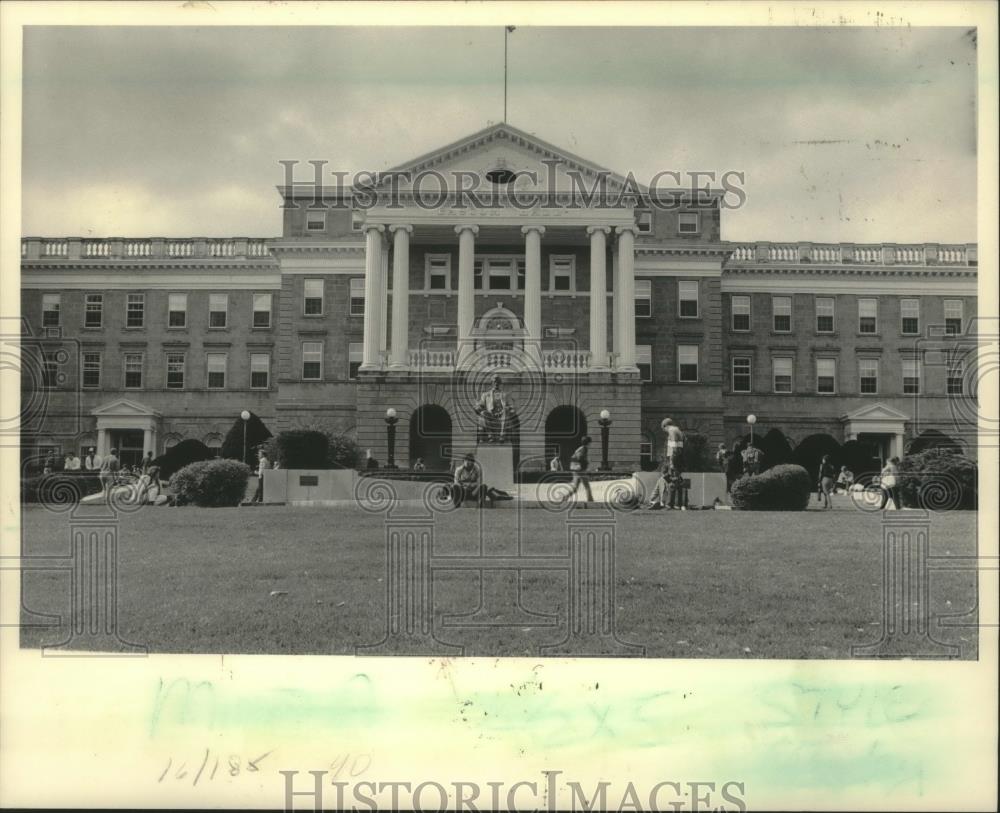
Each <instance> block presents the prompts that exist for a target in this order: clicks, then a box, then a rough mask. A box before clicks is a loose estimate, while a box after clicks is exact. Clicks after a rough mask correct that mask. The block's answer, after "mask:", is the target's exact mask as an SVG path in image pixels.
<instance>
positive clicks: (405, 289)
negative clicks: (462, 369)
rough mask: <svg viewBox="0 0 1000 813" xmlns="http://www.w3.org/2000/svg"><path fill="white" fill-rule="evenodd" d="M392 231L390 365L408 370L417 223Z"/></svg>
mask: <svg viewBox="0 0 1000 813" xmlns="http://www.w3.org/2000/svg"><path fill="white" fill-rule="evenodd" d="M389 231H390V232H392V237H393V242H392V354H391V356H390V363H389V367H390V369H393V370H404V369H406V368H407V367H408V366H409V363H410V352H409V351H410V348H409V338H410V336H409V333H410V234H411V233H412V232H413V226H401V225H394V226H390V227H389Z"/></svg>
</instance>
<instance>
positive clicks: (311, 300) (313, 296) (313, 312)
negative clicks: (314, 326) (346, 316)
mask: <svg viewBox="0 0 1000 813" xmlns="http://www.w3.org/2000/svg"><path fill="white" fill-rule="evenodd" d="M302 313H304V314H305V315H306V316H322V315H323V280H321V279H307V280H306V281H305V284H304V287H303V299H302Z"/></svg>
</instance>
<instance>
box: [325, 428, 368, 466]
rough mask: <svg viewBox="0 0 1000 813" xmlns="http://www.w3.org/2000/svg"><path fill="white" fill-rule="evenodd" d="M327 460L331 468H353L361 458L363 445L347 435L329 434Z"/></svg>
mask: <svg viewBox="0 0 1000 813" xmlns="http://www.w3.org/2000/svg"><path fill="white" fill-rule="evenodd" d="M327 442H328V444H329V445H328V446H327V453H326V460H327V463H328V464H329V468H331V469H353V468H356V467H357V465H358V462H359V461H360V460H361V447H360V446H358V444H357V441H355V440H354V438H350V437H348V436H347V435H334V434H329V433H328V434H327Z"/></svg>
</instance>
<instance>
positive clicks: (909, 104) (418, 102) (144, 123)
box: [23, 27, 976, 242]
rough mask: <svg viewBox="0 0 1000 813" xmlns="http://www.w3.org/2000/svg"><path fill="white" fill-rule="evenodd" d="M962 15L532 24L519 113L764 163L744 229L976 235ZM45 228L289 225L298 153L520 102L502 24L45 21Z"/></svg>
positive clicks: (39, 113)
mask: <svg viewBox="0 0 1000 813" xmlns="http://www.w3.org/2000/svg"><path fill="white" fill-rule="evenodd" d="M975 57H976V52H975V44H974V42H973V39H972V37H970V36H969V34H968V33H967V32H966V31H965V30H964V29H959V28H940V29H894V28H881V29H868V30H861V29H847V28H837V29H832V28H831V29H812V30H810V29H803V28H796V29H788V28H785V29H690V28H689V29H666V28H663V29H582V28H578V29H568V28H566V29H556V28H534V29H532V28H526V27H518V28H517V30H516V31H515V32H514V33H512V34H511V35H510V41H509V61H510V73H509V77H510V78H509V82H510V91H509V93H510V97H509V115H508V120H509V121H510V123H511V124H513V125H515V126H517V127H519V128H521V129H523V130H527V131H528V132H531V133H534V134H536V135H537V136H539V137H540V138H542V139H545V140H546V141H549V142H551V143H553V144H556V145H560V146H564V147H565V148H566V149H568V150H570V151H571V152H574V153H576V154H578V155H580V156H582V157H584V158H587V159H589V160H591V161H594V162H595V163H598V164H601V165H603V166H605V167H607V168H609V169H612V170H614V171H617V172H621V173H623V174H624V173H626V172H628V171H631V172H633V173H634V174H635V175H636V177H637V178H638V179H639V180H640V181H641V180H643V179H645V178H649V177H650V176H652V175H653V174H654V173H656V172H658V171H661V170H665V169H670V170H678V171H682V172H686V171H691V170H714V171H716V172H719V173H722V172H725V171H726V170H730V169H735V170H742V171H745V172H746V176H747V183H746V187H747V192H748V200H747V203H746V205H745V207H744V208H742V209H741V210H738V211H730V212H727V213H725V215H724V219H723V235H722V236H723V238H724V239H729V240H752V239H759V240H768V239H770V240H816V241H854V242H879V241H887V242H933V241H940V242H972V241H975V239H976V228H975V222H976V221H975V206H976V140H975V137H976V132H975V120H976V119H975V117H976V96H975V93H976V67H975ZM24 68H25V74H24V110H23V113H24V141H23V144H24V164H23V167H24V172H23V191H24V207H23V218H24V219H23V233H24V234H25V235H41V236H55V235H82V236H87V235H94V236H184V235H189V236H198V235H206V236H216V235H248V236H273V235H277V234H279V233H280V227H281V218H280V211H279V208H278V204H279V199H278V195H277V193H276V191H275V189H274V187H275V185H277V184H279V183H281V182H282V178H283V176H282V173H281V167H280V166H279V164H278V161H279V160H281V159H298V160H300V161H303V162H304V161H308V160H310V159H325V160H327V161H329V162H330V166H331V168H333V167H336V168H338V169H344V170H347V171H354V170H362V169H376V170H377V169H385V168H387V167H390V166H393V165H396V164H399V163H402V162H404V161H406V160H407V159H409V158H412V157H415V156H417V155H419V154H421V153H424V152H427V151H430V150H432V149H434V148H435V147H438V146H442V145H444V144H446V143H448V142H451V141H454V140H456V139H458V138H461V137H462V136H465V135H467V134H469V133H472V132H475V131H476V130H479V129H481V128H483V127H485V126H487V125H488V124H492V123H495V122H497V121H499V120H501V119H502V115H503V29H502V28H499V27H498V28H489V29H486V28H450V29H449V28H406V29H404V28H378V29H376V28H266V29H265V28H256V29H254V28H157V29H153V28H69V27H66V28H34V29H28V30H26V33H25V39H24Z"/></svg>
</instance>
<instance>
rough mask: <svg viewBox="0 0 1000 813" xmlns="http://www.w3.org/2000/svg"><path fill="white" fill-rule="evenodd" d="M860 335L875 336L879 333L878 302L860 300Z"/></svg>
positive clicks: (874, 300) (875, 300)
mask: <svg viewBox="0 0 1000 813" xmlns="http://www.w3.org/2000/svg"><path fill="white" fill-rule="evenodd" d="M858 333H865V334H868V335H874V334H876V333H878V300H877V299H859V300H858Z"/></svg>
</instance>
